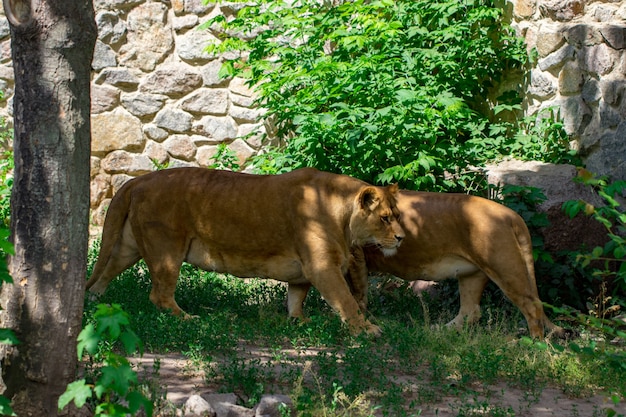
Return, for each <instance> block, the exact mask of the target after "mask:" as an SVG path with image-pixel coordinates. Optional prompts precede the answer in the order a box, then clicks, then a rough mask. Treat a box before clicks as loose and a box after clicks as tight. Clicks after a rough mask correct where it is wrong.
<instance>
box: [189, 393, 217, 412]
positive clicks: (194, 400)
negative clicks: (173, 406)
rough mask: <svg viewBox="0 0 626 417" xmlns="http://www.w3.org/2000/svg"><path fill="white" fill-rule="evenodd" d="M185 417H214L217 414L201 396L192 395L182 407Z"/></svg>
mask: <svg viewBox="0 0 626 417" xmlns="http://www.w3.org/2000/svg"><path fill="white" fill-rule="evenodd" d="M183 411H184V413H185V416H190V417H191V416H197V417H215V416H217V413H216V412H215V410H213V407H211V404H209V403H208V401H207V400H205V399H204V398H202V397H201V396H199V395H197V394H194V395H192V396H191V397H189V398H188V399H187V401H185V405H184V406H183Z"/></svg>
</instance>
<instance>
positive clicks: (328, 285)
mask: <svg viewBox="0 0 626 417" xmlns="http://www.w3.org/2000/svg"><path fill="white" fill-rule="evenodd" d="M306 277H307V278H308V279H309V281H311V283H312V284H313V286H314V287H315V288H317V290H318V291H319V292H320V294H321V296H322V297H324V299H325V300H326V302H327V303H328V304H329V305H330V306H331V307H332V308H333V309H334V310H335V311H336V312H337V313H338V314H339V316H340V317H341V319H342V320H343V322H344V323H346V324H347V325H348V327H349V328H350V331H351V332H352V333H353V334H360V333H366V334H370V335H373V336H380V334H381V333H382V330H381V329H380V327H378V326H376V325H375V324H372V323H371V322H370V321H368V320H367V319H366V318H365V315H364V314H363V313H362V312H361V310H360V308H359V305H358V304H357V302H356V300H355V298H354V296H353V295H352V293H351V292H350V288H349V287H348V283H347V282H346V280H345V278H344V275H343V273H342V272H341V269H340V268H338V267H328V268H326V269H322V270H315V271H311V272H310V273H308V274H306Z"/></svg>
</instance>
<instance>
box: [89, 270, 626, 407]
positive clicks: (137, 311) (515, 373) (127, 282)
mask: <svg viewBox="0 0 626 417" xmlns="http://www.w3.org/2000/svg"><path fill="white" fill-rule="evenodd" d="M373 282H374V285H372V292H371V294H370V298H369V299H370V314H371V316H372V318H373V319H374V320H375V321H376V322H377V323H378V324H379V325H381V326H382V328H383V331H384V333H383V336H382V337H381V338H378V339H369V338H364V337H353V336H351V335H350V334H349V333H348V331H347V329H346V327H345V326H343V325H342V324H341V322H340V320H339V318H338V317H337V315H336V314H334V313H333V312H332V311H331V310H330V309H329V307H328V306H327V305H326V303H325V302H324V301H323V300H322V299H321V297H320V296H319V294H318V293H317V292H316V291H312V294H310V295H309V297H308V299H307V303H306V309H305V311H306V313H307V314H308V316H309V317H310V318H311V320H310V321H309V322H306V323H298V322H294V321H293V320H290V319H289V318H288V317H287V314H286V307H285V300H286V287H285V286H284V285H282V284H280V283H277V282H274V281H267V280H265V281H264V280H255V279H252V280H240V279H237V278H233V277H228V276H220V275H217V274H214V273H208V272H204V271H200V270H198V269H196V268H193V267H191V266H189V265H185V266H184V267H183V271H182V273H181V278H180V280H179V284H178V289H177V294H176V298H177V301H178V303H179V304H180V306H181V307H182V308H183V309H184V310H185V311H187V312H188V313H191V314H195V315H198V316H199V318H197V319H193V320H187V321H185V320H181V319H179V318H177V317H173V316H171V315H169V314H168V313H167V312H161V311H158V310H157V309H156V308H155V307H154V306H153V305H152V304H151V303H150V301H149V299H148V294H149V290H150V281H149V276H148V273H147V270H146V268H145V266H144V265H142V264H141V263H140V264H138V265H137V266H135V267H133V268H132V269H130V270H127V271H126V272H125V273H123V274H122V275H121V276H120V277H119V278H117V279H116V280H114V281H113V282H112V283H111V285H110V286H109V289H108V291H107V292H106V293H105V294H104V295H103V296H102V297H101V298H100V299H99V300H97V302H103V303H113V302H114V303H119V304H121V305H122V308H123V309H124V310H125V311H126V312H128V313H129V315H130V317H131V320H132V322H131V325H132V328H133V329H134V330H135V331H136V333H137V334H138V335H139V337H140V338H141V340H142V341H143V342H144V345H145V349H146V351H148V352H154V353H167V352H182V353H183V354H184V355H186V356H187V357H188V358H189V359H190V360H191V363H192V364H193V365H194V366H195V367H197V368H198V369H201V370H204V371H205V374H206V378H207V383H208V384H210V385H212V386H215V387H216V389H217V390H218V391H222V392H235V393H237V394H238V396H239V398H241V400H242V403H243V404H244V405H250V406H251V405H253V404H255V402H256V401H258V399H259V397H260V396H261V395H262V394H264V393H283V394H289V395H290V396H291V397H292V398H293V400H294V403H295V404H296V407H297V410H298V415H300V416H329V417H330V416H332V417H335V416H370V415H377V416H378V415H384V416H412V415H420V414H421V413H422V412H423V410H426V409H428V408H429V407H431V406H432V405H433V404H437V403H441V402H442V401H446V399H447V398H449V397H454V398H457V399H460V401H457V402H454V404H451V405H450V406H449V407H450V408H451V409H452V410H453V411H454V412H455V413H456V415H458V416H473V415H490V416H512V415H519V414H523V413H524V410H526V411H527V410H528V407H530V405H532V404H534V403H536V402H537V401H538V398H539V397H540V395H541V393H542V391H543V390H544V389H545V388H546V387H548V386H549V387H553V388H559V389H560V390H562V392H563V395H564V396H573V397H585V396H589V395H592V394H594V393H603V394H605V395H610V394H616V395H618V396H619V397H621V398H624V397H625V396H626V370H624V367H621V368H620V367H617V366H613V365H611V364H610V363H608V362H605V361H604V360H603V359H602V358H603V357H594V356H593V355H591V356H580V355H576V354H573V353H572V352H571V351H570V350H569V349H567V348H565V349H562V348H559V347H558V346H553V345H551V344H546V343H531V342H529V340H528V339H524V338H520V336H519V329H520V327H523V328H525V322H524V321H523V317H522V316H521V314H520V313H519V312H518V311H517V309H515V308H514V307H513V306H511V305H510V303H508V302H507V301H503V298H502V297H501V296H500V295H499V292H498V291H497V290H494V289H490V290H489V291H488V292H487V296H486V297H485V301H484V303H483V304H484V306H483V312H484V314H483V316H484V317H483V319H481V323H480V324H479V325H478V326H475V327H471V328H468V329H466V330H464V331H460V332H459V331H454V330H451V329H448V328H445V327H444V326H442V324H443V323H446V322H447V321H449V320H450V319H451V318H452V315H453V314H454V313H456V309H457V308H458V306H456V305H455V303H457V301H456V300H457V299H458V295H456V294H455V291H456V290H455V287H454V285H453V284H449V283H448V284H445V286H444V289H443V293H444V294H445V296H444V297H443V301H442V300H441V299H439V300H431V299H429V298H428V297H427V296H422V297H417V296H415V295H413V294H412V292H411V291H407V289H406V288H405V287H406V286H405V285H403V284H397V283H396V282H395V281H392V283H393V284H394V285H389V281H388V280H386V279H383V278H380V279H379V280H378V281H376V280H374V281H373ZM383 288H386V289H383ZM447 300H450V301H447ZM86 302H87V305H86V309H85V311H86V313H85V317H86V320H89V315H90V313H91V312H92V311H93V308H94V304H95V303H96V301H93V300H92V301H89V300H88V301H86ZM609 348H611V347H610V346H609ZM613 349H622V350H623V349H624V347H623V346H617V347H613ZM496 387H501V388H496ZM502 387H503V388H502ZM498 389H500V390H513V389H515V390H520V392H522V393H523V401H520V403H519V404H518V405H517V406H516V407H515V408H512V407H511V406H504V405H502V404H500V403H499V401H498V400H497V395H496V394H497V390H498ZM620 405H623V401H622V403H620ZM597 415H604V414H601V412H600V410H598V414H597Z"/></svg>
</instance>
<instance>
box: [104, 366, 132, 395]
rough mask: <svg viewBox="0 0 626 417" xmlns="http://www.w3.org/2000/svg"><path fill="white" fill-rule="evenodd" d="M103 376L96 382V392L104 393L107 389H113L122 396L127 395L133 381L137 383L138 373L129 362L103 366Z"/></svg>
mask: <svg viewBox="0 0 626 417" xmlns="http://www.w3.org/2000/svg"><path fill="white" fill-rule="evenodd" d="M101 372H102V376H101V377H100V379H98V381H97V382H96V390H97V391H96V392H97V393H99V395H102V393H104V392H105V391H103V389H105V390H106V391H108V390H110V389H112V390H113V391H115V392H116V393H117V394H119V395H121V396H122V397H124V396H126V394H127V393H128V389H129V388H130V385H131V383H132V384H136V383H137V374H136V373H135V371H133V369H132V368H131V366H130V365H129V364H126V365H121V366H117V367H115V366H103V367H102V369H101Z"/></svg>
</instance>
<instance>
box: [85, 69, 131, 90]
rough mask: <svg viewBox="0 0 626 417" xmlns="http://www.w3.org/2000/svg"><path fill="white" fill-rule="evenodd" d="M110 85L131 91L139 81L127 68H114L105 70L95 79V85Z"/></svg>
mask: <svg viewBox="0 0 626 417" xmlns="http://www.w3.org/2000/svg"><path fill="white" fill-rule="evenodd" d="M103 83H106V84H111V85H114V86H116V87H119V88H123V89H126V90H132V89H135V88H136V87H137V85H138V84H139V80H138V79H137V77H135V75H133V73H132V72H130V70H129V69H128V68H124V67H116V68H105V69H103V70H102V72H100V75H99V76H98V78H97V79H96V84H103Z"/></svg>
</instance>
